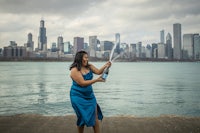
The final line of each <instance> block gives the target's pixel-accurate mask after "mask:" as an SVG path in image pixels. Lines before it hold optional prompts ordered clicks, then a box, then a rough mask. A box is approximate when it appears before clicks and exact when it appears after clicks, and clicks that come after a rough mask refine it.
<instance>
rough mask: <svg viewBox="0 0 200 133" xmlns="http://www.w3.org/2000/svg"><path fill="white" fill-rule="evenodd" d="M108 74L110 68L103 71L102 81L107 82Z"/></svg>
mask: <svg viewBox="0 0 200 133" xmlns="http://www.w3.org/2000/svg"><path fill="white" fill-rule="evenodd" d="M108 73H109V67H106V68H105V69H104V71H103V75H102V79H104V80H106V78H107V77H108Z"/></svg>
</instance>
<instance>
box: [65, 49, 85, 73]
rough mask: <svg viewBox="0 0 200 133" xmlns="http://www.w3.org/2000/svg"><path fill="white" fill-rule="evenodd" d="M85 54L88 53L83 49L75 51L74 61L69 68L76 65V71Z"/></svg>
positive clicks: (79, 67) (79, 68)
mask: <svg viewBox="0 0 200 133" xmlns="http://www.w3.org/2000/svg"><path fill="white" fill-rule="evenodd" d="M85 54H88V53H87V52H86V51H83V50H81V51H79V52H77V53H76V55H75V58H74V62H73V63H72V64H71V66H70V68H69V70H71V69H72V68H74V67H76V68H77V69H78V71H80V70H81V66H82V60H83V55H85ZM86 67H87V68H89V65H87V66H86Z"/></svg>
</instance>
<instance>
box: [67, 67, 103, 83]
mask: <svg viewBox="0 0 200 133" xmlns="http://www.w3.org/2000/svg"><path fill="white" fill-rule="evenodd" d="M70 76H71V78H72V79H73V80H74V81H76V83H77V84H79V85H80V86H88V85H91V84H93V83H95V82H104V80H103V79H102V78H101V77H98V78H96V79H92V80H84V78H83V76H82V74H81V72H80V71H78V69H77V68H72V69H71V74H70Z"/></svg>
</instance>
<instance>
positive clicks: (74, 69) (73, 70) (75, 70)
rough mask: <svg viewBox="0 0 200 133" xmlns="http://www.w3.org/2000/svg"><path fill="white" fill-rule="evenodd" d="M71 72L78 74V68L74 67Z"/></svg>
mask: <svg viewBox="0 0 200 133" xmlns="http://www.w3.org/2000/svg"><path fill="white" fill-rule="evenodd" d="M70 71H71V72H77V71H78V69H77V68H76V67H73V68H72V69H71V70H70Z"/></svg>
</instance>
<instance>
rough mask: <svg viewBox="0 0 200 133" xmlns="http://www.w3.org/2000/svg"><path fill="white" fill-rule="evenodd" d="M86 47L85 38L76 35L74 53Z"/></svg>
mask: <svg viewBox="0 0 200 133" xmlns="http://www.w3.org/2000/svg"><path fill="white" fill-rule="evenodd" d="M83 48H84V38H82V37H74V54H76V52H78V51H80V50H83Z"/></svg>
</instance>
